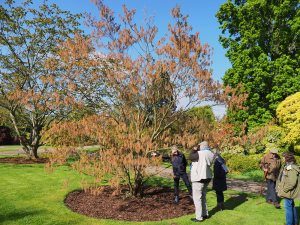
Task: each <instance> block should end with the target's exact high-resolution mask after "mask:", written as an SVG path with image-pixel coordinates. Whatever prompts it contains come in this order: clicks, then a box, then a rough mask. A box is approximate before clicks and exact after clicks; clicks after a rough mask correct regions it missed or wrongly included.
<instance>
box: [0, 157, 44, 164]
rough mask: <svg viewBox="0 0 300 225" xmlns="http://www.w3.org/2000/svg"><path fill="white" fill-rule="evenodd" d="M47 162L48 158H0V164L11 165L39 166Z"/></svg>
mask: <svg viewBox="0 0 300 225" xmlns="http://www.w3.org/2000/svg"><path fill="white" fill-rule="evenodd" d="M47 162H49V159H48V158H39V159H28V158H24V157H5V158H0V163H12V164H41V163H47Z"/></svg>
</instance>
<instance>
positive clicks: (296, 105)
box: [276, 92, 300, 151]
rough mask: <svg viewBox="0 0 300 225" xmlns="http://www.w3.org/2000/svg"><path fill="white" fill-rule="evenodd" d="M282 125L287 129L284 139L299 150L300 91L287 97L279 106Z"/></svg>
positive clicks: (279, 117)
mask: <svg viewBox="0 0 300 225" xmlns="http://www.w3.org/2000/svg"><path fill="white" fill-rule="evenodd" d="M276 112H277V117H278V120H279V123H280V125H281V126H282V127H283V128H284V129H285V130H286V132H287V135H286V136H285V138H284V141H285V142H287V143H288V144H290V145H291V146H292V147H293V148H294V147H295V150H297V151H299V150H300V149H299V145H300V92H297V93H296V94H293V95H291V96H289V97H287V98H286V99H285V100H284V101H283V102H281V103H280V104H279V105H278V107H277V110H276Z"/></svg>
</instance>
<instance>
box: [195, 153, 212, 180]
mask: <svg viewBox="0 0 300 225" xmlns="http://www.w3.org/2000/svg"><path fill="white" fill-rule="evenodd" d="M198 155H199V160H198V162H192V169H191V181H192V182H199V181H201V180H203V179H209V178H212V170H211V168H210V167H211V166H212V165H213V161H214V154H213V153H212V152H211V151H210V150H209V149H205V150H201V151H198Z"/></svg>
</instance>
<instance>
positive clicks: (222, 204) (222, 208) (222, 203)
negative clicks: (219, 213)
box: [221, 202, 225, 210]
mask: <svg viewBox="0 0 300 225" xmlns="http://www.w3.org/2000/svg"><path fill="white" fill-rule="evenodd" d="M221 210H225V205H224V202H221Z"/></svg>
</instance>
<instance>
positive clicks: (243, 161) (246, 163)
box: [223, 154, 262, 173]
mask: <svg viewBox="0 0 300 225" xmlns="http://www.w3.org/2000/svg"><path fill="white" fill-rule="evenodd" d="M223 157H224V159H225V160H226V164H227V166H228V168H229V170H230V171H232V172H240V173H245V172H249V171H253V170H258V169H259V163H260V160H261V158H262V155H261V154H255V155H243V154H223Z"/></svg>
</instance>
